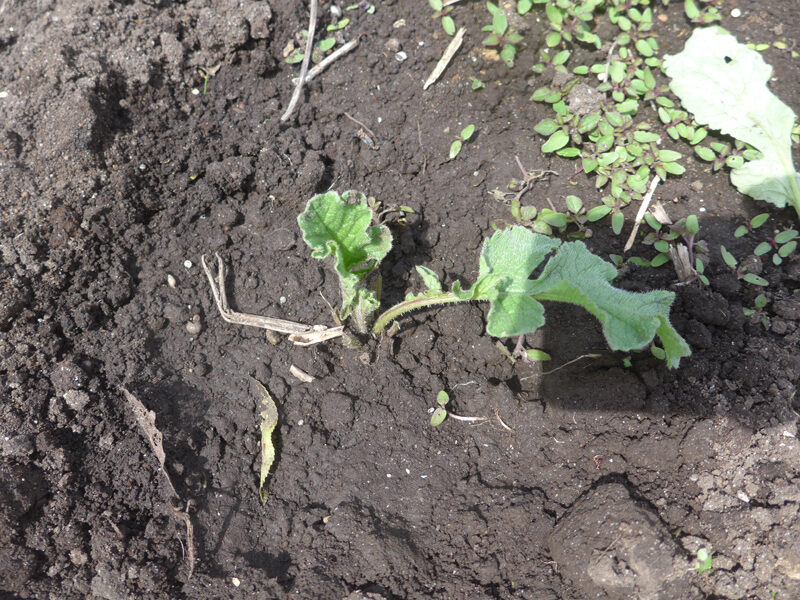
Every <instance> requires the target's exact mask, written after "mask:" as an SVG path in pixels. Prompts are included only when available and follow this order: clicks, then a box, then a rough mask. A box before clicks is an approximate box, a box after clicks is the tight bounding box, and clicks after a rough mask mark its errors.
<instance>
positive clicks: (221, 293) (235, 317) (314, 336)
mask: <svg viewBox="0 0 800 600" xmlns="http://www.w3.org/2000/svg"><path fill="white" fill-rule="evenodd" d="M214 256H216V258H217V281H216V282H215V281H214V275H213V273H212V272H211V269H210V268H209V266H208V263H207V262H206V257H205V255H203V256H201V257H200V262H201V264H202V265H203V271H205V273H206V277H207V278H208V283H209V284H210V285H211V293H212V294H213V295H214V301H215V302H216V304H217V309H218V310H219V314H220V316H221V317H222V319H223V320H224V321H227V322H228V323H235V324H236V325H246V326H248V327H259V328H261V329H267V330H268V331H275V332H277V333H285V334H289V341H291V342H293V343H294V344H295V345H297V346H310V345H312V344H318V343H320V342H324V341H326V340H330V339H333V338H337V337H339V336H340V335H342V332H343V331H344V327H326V326H325V325H306V324H304V323H297V322H295V321H287V320H285V319H276V318H274V317H264V316H261V315H253V314H249V313H241V312H236V311H233V310H231V309H230V307H229V306H228V297H227V295H226V294H225V264H224V263H223V262H222V258H221V257H220V255H219V254H217V253H214Z"/></svg>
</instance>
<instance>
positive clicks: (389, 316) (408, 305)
mask: <svg viewBox="0 0 800 600" xmlns="http://www.w3.org/2000/svg"><path fill="white" fill-rule="evenodd" d="M470 300H474V298H459V297H458V296H456V295H455V294H454V293H453V292H442V293H441V294H440V295H438V296H433V297H429V298H425V297H423V298H414V299H413V300H406V301H404V302H400V303H399V304H395V305H394V306H392V307H391V308H389V309H387V310H386V311H385V312H384V313H383V314H381V316H379V317H378V318H377V319H376V320H375V324H374V325H373V326H372V333H382V332H383V330H384V329H386V326H387V325H388V324H389V323H391V322H392V321H394V320H395V319H397V318H398V317H401V316H403V315H404V314H406V313H408V312H411V311H412V310H419V309H421V308H427V307H429V306H436V305H437V304H455V303H457V302H469V301H470Z"/></svg>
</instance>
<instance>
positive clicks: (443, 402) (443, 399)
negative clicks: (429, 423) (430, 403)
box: [436, 390, 450, 406]
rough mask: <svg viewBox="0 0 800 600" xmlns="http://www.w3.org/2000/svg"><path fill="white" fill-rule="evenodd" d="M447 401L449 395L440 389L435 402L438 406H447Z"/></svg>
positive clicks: (448, 400)
mask: <svg viewBox="0 0 800 600" xmlns="http://www.w3.org/2000/svg"><path fill="white" fill-rule="evenodd" d="M448 402H450V395H449V394H448V393H447V392H445V391H444V390H441V391H440V392H439V393H438V394H437V395H436V404H438V405H439V406H447V403H448Z"/></svg>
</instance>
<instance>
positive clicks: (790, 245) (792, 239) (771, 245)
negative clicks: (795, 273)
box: [753, 229, 800, 265]
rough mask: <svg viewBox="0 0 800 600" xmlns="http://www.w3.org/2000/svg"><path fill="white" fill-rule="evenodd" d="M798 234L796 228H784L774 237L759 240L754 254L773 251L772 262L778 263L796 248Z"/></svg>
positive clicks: (758, 254) (760, 254)
mask: <svg viewBox="0 0 800 600" xmlns="http://www.w3.org/2000/svg"><path fill="white" fill-rule="evenodd" d="M798 235H800V234H798V233H797V230H796V229H785V230H783V231H781V232H779V233H777V234H775V237H768V238H767V241H765V242H761V243H760V244H759V245H758V246H756V248H755V250H753V254H755V255H756V256H763V255H765V254H768V253H769V252H771V251H773V250H774V251H775V253H774V254H773V255H772V263H773V264H775V265H779V264H781V263H782V262H783V259H784V258H786V257H788V256H789V255H790V254H792V252H794V251H795V249H797V238H798Z"/></svg>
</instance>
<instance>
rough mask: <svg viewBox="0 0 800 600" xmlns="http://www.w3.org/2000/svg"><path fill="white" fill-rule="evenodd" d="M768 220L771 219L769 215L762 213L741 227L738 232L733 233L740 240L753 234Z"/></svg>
mask: <svg viewBox="0 0 800 600" xmlns="http://www.w3.org/2000/svg"><path fill="white" fill-rule="evenodd" d="M767 219H769V213H761V214H760V215H756V216H755V217H753V218H752V219H750V221H749V222H747V223H745V224H744V225H739V227H737V228H736V231H734V232H733V236H734V237H737V238H740V237H744V236H745V235H747V234H748V233H753V232H754V231H755V230H756V229H758V228H759V227H761V226H762V225H763V224H764V223H766V222H767Z"/></svg>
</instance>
